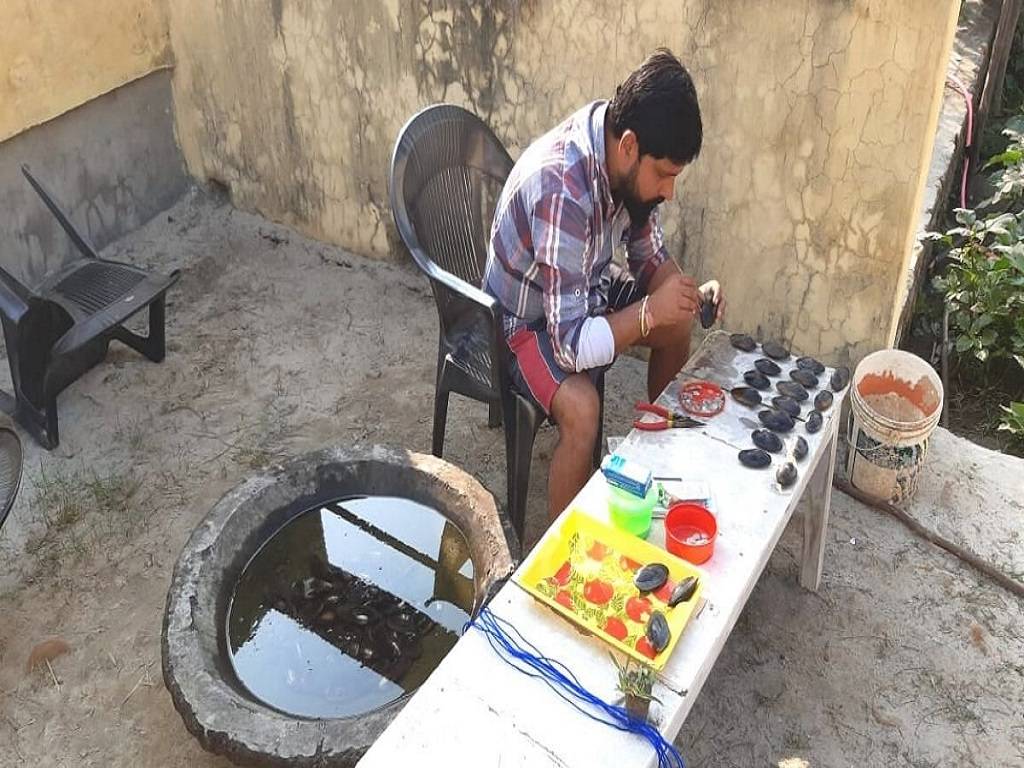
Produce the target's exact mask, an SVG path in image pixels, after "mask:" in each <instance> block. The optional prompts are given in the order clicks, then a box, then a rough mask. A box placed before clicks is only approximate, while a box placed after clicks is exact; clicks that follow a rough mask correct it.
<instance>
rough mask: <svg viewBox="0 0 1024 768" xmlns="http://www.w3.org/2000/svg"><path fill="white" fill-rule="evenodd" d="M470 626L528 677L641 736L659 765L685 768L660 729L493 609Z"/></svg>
mask: <svg viewBox="0 0 1024 768" xmlns="http://www.w3.org/2000/svg"><path fill="white" fill-rule="evenodd" d="M470 627H475V628H476V629H477V630H479V631H480V632H482V633H483V635H484V636H485V637H486V638H487V642H488V643H489V644H490V646H491V648H493V649H494V651H495V653H497V654H498V656H500V657H501V658H502V660H504V661H505V662H506V663H507V664H509V665H510V666H511V667H513V668H514V669H516V670H518V671H519V672H521V673H523V674H524V675H526V676H527V677H532V678H534V679H538V680H542V681H543V682H544V683H545V684H546V685H547V686H548V687H549V688H550V689H551V690H552V691H554V692H555V693H556V694H557V695H558V696H559V698H561V699H562V700H563V701H565V702H567V703H568V704H570V705H571V706H572V707H573V708H574V709H575V710H576V711H577V712H579V713H581V714H583V715H585V716H587V717H589V718H590V719H591V720H594V721H595V722H598V723H602V724H604V725H609V726H611V727H612V728H615V729H616V730H618V731H623V732H627V733H635V734H637V735H638V736H642V737H643V738H644V739H646V740H647V741H648V742H649V743H650V745H651V747H653V748H654V752H655V754H657V756H658V768H686V764H685V763H684V762H683V757H682V755H680V754H679V752H678V750H676V748H675V747H674V746H672V744H671V743H670V742H668V741H666V740H665V739H664V737H662V735H661V733H660V732H659V731H658V729H657V728H655V727H654V726H652V725H650V724H649V723H646V722H644V721H642V720H638V719H636V718H635V717H633V716H632V715H631V714H629V712H627V711H626V710H625V709H624V708H623V707H616V706H614V705H612V704H608V703H607V702H605V701H602V700H601V699H600V698H598V697H597V696H595V695H594V694H592V693H591V692H590V691H588V690H587V689H586V688H584V687H583V685H582V684H581V683H580V681H579V680H578V679H577V678H576V676H575V675H574V674H573V673H572V671H571V670H570V669H569V668H568V667H567V666H565V664H563V663H562V662H560V661H558V660H557V659H552V658H549V657H547V656H545V655H544V654H543V653H541V652H540V649H538V648H537V646H535V645H534V644H533V643H531V642H530V641H529V640H527V639H526V638H525V637H523V635H522V633H520V632H519V630H518V629H516V628H515V627H514V626H513V625H512V624H511V623H509V622H508V621H506V620H505V619H503V618H501V617H500V616H498V615H497V614H495V613H494V612H492V611H491V609H490V608H488V607H486V606H485V607H484V608H482V609H480V613H479V614H478V615H477V617H476V618H475V619H473V620H472V621H470V622H469V623H467V624H466V626H465V629H466V630H468V629H469V628H470ZM581 702H582V703H581ZM584 705H589V708H591V709H595V710H597V714H594V713H593V712H591V711H588V710H587V709H585V708H584Z"/></svg>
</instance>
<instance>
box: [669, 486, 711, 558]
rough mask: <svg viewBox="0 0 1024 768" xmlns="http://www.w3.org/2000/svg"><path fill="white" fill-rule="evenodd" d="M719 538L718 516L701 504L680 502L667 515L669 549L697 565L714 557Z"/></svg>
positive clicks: (670, 508)
mask: <svg viewBox="0 0 1024 768" xmlns="http://www.w3.org/2000/svg"><path fill="white" fill-rule="evenodd" d="M717 535H718V523H716V522H715V516H714V515H712V514H711V513H710V512H708V511H707V510H706V509H705V508H704V507H702V506H701V505H700V504H691V503H689V502H685V501H684V502H677V503H675V504H673V505H672V506H671V507H669V508H668V512H667V513H666V514H665V546H666V548H667V549H668V551H669V552H671V553H672V554H673V555H678V556H679V557H681V558H683V559H684V560H688V561H689V562H691V563H693V564H694V565H700V564H701V563H705V562H707V561H708V560H709V559H710V558H711V555H712V554H713V553H714V551H715V537H716V536H717ZM688 542H689V543H688Z"/></svg>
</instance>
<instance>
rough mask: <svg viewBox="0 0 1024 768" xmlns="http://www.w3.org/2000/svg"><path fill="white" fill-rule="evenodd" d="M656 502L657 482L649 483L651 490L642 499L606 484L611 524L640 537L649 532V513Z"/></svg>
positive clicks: (645, 535) (643, 537)
mask: <svg viewBox="0 0 1024 768" xmlns="http://www.w3.org/2000/svg"><path fill="white" fill-rule="evenodd" d="M657 502H658V484H657V483H653V484H652V485H651V490H649V491H648V492H647V496H646V497H644V498H642V499H641V498H640V497H639V496H634V495H633V494H632V493H629V492H628V491H623V490H622V489H620V488H616V487H615V486H613V485H609V486H608V513H609V515H610V516H611V519H612V525H614V526H615V527H616V528H619V529H621V530H623V531H626V532H627V533H631V534H633V535H634V536H639V537H640V538H641V539H646V538H647V534H649V533H650V532H651V515H652V513H653V512H654V506H655V504H657Z"/></svg>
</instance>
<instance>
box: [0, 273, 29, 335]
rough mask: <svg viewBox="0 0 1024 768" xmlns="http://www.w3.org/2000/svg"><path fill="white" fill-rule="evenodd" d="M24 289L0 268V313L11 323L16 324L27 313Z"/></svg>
mask: <svg viewBox="0 0 1024 768" xmlns="http://www.w3.org/2000/svg"><path fill="white" fill-rule="evenodd" d="M24 291H25V289H24V287H23V286H22V285H21V283H19V282H18V281H17V280H15V279H14V278H13V277H12V276H11V274H10V273H9V272H8V271H7V270H6V269H3V268H0V312H3V314H4V317H6V318H7V319H8V320H10V321H11V322H13V323H17V322H18V321H20V320H21V318H22V317H24V315H25V313H26V312H28V301H27V298H26V296H25V294H24Z"/></svg>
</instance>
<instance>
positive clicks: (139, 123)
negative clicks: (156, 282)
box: [0, 71, 190, 285]
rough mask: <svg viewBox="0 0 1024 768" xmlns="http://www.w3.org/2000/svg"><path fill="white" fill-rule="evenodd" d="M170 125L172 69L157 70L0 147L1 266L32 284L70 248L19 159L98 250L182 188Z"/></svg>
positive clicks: (170, 200) (169, 201)
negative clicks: (27, 180) (25, 176)
mask: <svg viewBox="0 0 1024 768" xmlns="http://www.w3.org/2000/svg"><path fill="white" fill-rule="evenodd" d="M173 127H174V120H173V115H172V110H171V78H170V73H169V72H166V71H160V72H154V73H153V74H151V75H148V76H146V77H143V78H141V79H138V80H135V81H133V82H131V83H129V84H127V85H125V86H122V87H121V88H118V89H116V90H114V91H112V92H110V93H107V94H105V95H103V96H100V97H99V98H95V99H92V100H91V101H89V102H88V103H87V104H85V105H83V106H81V107H78V108H77V109H73V110H71V111H70V112H68V113H66V114H64V115H62V116H61V117H59V118H57V119H55V120H50V121H48V122H46V123H44V124H43V125H40V126H38V127H36V128H33V129H31V130H29V131H24V132H22V133H20V134H18V135H17V136H15V137H14V138H12V139H8V140H7V141H5V142H2V143H0V210H2V211H3V215H2V216H0V265H2V266H3V267H4V268H5V269H7V270H8V271H10V272H12V273H13V274H14V275H16V276H18V277H19V279H22V280H23V281H26V282H28V283H29V284H30V285H31V284H35V283H36V282H38V281H39V279H40V278H41V277H42V276H43V275H44V273H45V272H47V271H48V270H52V269H53V268H55V267H57V266H59V265H60V264H61V263H63V261H64V260H65V259H66V258H67V257H68V256H69V255H71V254H73V253H76V252H75V251H74V247H73V246H72V244H71V242H70V240H68V238H67V236H66V235H65V234H64V231H63V230H62V229H60V226H59V225H58V224H57V221H56V219H54V218H53V216H52V215H51V214H50V212H49V211H48V210H47V209H46V208H45V207H43V203H42V201H40V199H39V198H38V197H37V196H36V194H35V192H34V191H33V190H32V188H31V187H29V185H28V182H26V181H25V179H24V178H23V177H22V175H21V171H20V167H21V164H22V163H26V164H28V165H29V166H30V167H31V169H32V172H33V174H34V175H35V176H36V177H37V178H38V179H39V180H40V181H42V182H43V183H44V184H45V185H46V186H47V187H49V189H50V192H51V194H53V195H54V197H55V198H56V199H57V201H58V202H59V203H61V205H62V207H63V208H64V210H65V211H67V212H68V214H69V215H70V216H71V219H72V221H74V222H75V224H76V225H77V226H78V227H79V229H80V230H83V231H85V232H86V234H87V236H88V237H90V238H91V239H92V241H93V242H94V244H95V245H96V246H97V247H99V248H102V247H103V246H104V245H106V244H107V243H109V242H110V241H111V240H114V239H115V238H117V237H120V236H121V235H123V234H125V233H126V232H130V231H131V230H133V229H135V228H136V227H138V226H139V225H140V224H142V223H144V222H146V221H148V220H149V219H150V218H152V217H153V216H154V215H156V214H157V213H159V212H160V211H162V210H164V209H166V208H168V207H170V206H171V204H172V203H173V202H174V201H175V200H177V199H178V198H179V197H180V196H181V195H182V194H183V193H184V192H185V190H186V189H187V188H188V185H189V183H190V182H189V178H188V175H187V174H186V172H185V168H184V164H183V162H182V159H181V154H180V153H179V152H178V147H177V145H176V144H175V140H174V130H173ZM145 261H146V254H139V263H140V264H145Z"/></svg>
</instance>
